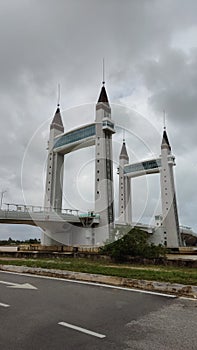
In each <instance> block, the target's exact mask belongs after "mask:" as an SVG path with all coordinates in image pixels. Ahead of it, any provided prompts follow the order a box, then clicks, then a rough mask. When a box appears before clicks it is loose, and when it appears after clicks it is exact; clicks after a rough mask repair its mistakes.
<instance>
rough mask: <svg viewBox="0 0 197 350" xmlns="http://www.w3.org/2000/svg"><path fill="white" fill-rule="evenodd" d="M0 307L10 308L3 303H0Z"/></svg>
mask: <svg viewBox="0 0 197 350" xmlns="http://www.w3.org/2000/svg"><path fill="white" fill-rule="evenodd" d="M0 306H2V307H10V305H8V304H4V303H0Z"/></svg>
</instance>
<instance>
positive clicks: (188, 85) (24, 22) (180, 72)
mask: <svg viewBox="0 0 197 350" xmlns="http://www.w3.org/2000/svg"><path fill="white" fill-rule="evenodd" d="M196 13H197V3H196V1H194V0H193V1H192V0H188V1H187V2H186V1H184V0H174V1H173V2H172V1H171V0H166V1H157V0H141V1H134V0H132V1H131V0H125V1H124V2H120V1H119V0H115V1H114V0H107V1H104V0H102V1H97V0H94V1H92V0H81V1H77V0H74V1H70V0H66V1H65V0H59V1H58V2H56V3H55V2H54V1H52V0H41V1H40V0H36V1H32V0H30V1H28V2H27V1H25V0H16V1H14V2H13V1H11V0H7V1H1V4H0V48H1V60H0V76H1V79H0V111H1V117H0V118H1V131H0V149H1V152H0V161H1V174H0V180H1V188H3V187H8V188H9V193H7V194H6V196H7V199H6V200H7V201H8V200H11V201H15V202H17V201H19V200H20V201H21V200H23V194H22V192H21V191H22V188H21V187H23V190H24V192H25V198H26V200H27V201H29V202H31V203H33V204H34V203H35V204H42V203H43V195H44V193H43V192H44V164H45V161H46V150H45V148H46V142H47V139H48V132H49V124H50V120H51V119H52V117H53V113H54V111H55V105H56V101H57V91H56V90H57V84H58V83H59V82H60V83H61V105H62V110H65V112H63V113H62V114H63V119H64V124H65V128H66V130H69V129H71V128H73V127H76V126H78V125H79V124H83V123H87V122H92V121H93V120H94V107H93V106H92V105H91V107H89V108H88V107H87V108H86V107H82V106H81V107H76V108H74V109H73V110H67V108H70V107H73V106H77V105H83V104H85V103H92V102H96V100H97V98H98V94H99V89H100V83H101V80H102V58H103V56H105V59H106V81H107V84H106V85H107V90H108V95H109V99H110V101H111V103H121V101H122V100H123V99H124V98H125V97H128V98H130V97H131V98H132V96H133V94H134V93H136V94H137V91H138V88H140V87H143V86H144V87H146V88H147V90H148V94H149V95H148V96H144V99H145V100H146V99H147V98H148V97H149V100H147V102H148V107H149V108H150V109H151V111H153V113H154V114H155V116H157V115H158V113H161V110H163V108H166V110H167V112H168V115H169V116H168V119H169V126H170V128H169V129H170V130H169V133H170V136H171V135H172V137H171V142H172V144H173V150H174V151H176V154H177V155H178V157H181V154H182V153H184V157H185V159H186V163H187V164H189V161H190V157H189V153H190V149H191V147H196V136H195V129H196V117H195V115H196V114H195V113H196V112H195V111H196V87H197V77H196V63H197V55H196V50H195V49H194V50H193V51H191V52H190V53H189V54H185V53H184V51H183V50H175V49H172V48H171V43H172V41H173V38H174V37H175V36H176V34H177V33H179V32H180V31H184V30H186V29H188V28H190V27H192V26H194V25H195V24H196ZM183 49H184V48H183ZM136 109H138V106H137V108H136ZM113 112H114V116H113V117H114V119H115V120H116V122H118V123H119V124H120V125H122V126H125V127H126V128H127V129H129V130H130V131H132V133H135V134H136V135H137V136H139V138H141V139H142V140H143V142H144V144H145V145H143V146H142V145H141V146H140V144H139V142H138V141H137V138H134V137H133V136H132V137H131V133H127V135H126V136H127V144H128V149H129V152H130V158H131V160H134V159H135V158H138V159H139V158H141V157H142V158H147V157H149V156H152V154H159V151H160V149H159V148H160V141H161V140H160V137H161V135H160V133H158V132H157V128H156V127H155V128H154V120H153V119H151V116H149V115H148V116H146V117H147V118H145V119H147V120H146V121H144V120H143V119H142V118H138V117H137V115H136V114H135V113H130V112H128V111H126V110H125V109H124V111H121V109H118V108H117V107H116V109H115V110H114V111H113ZM147 114H148V111H147ZM43 123H45V124H44V125H43V126H42V124H43ZM151 123H152V125H151ZM40 127H41V128H40ZM39 128H40V129H39ZM37 129H39V130H38V132H37V134H36V136H35V137H34V138H33V141H32V142H31V143H30V147H29V149H28V153H27V156H26V158H25V164H24V169H23V179H22V180H23V181H22V186H21V168H22V160H23V156H24V154H25V152H26V150H27V146H28V143H29V141H30V140H31V137H32V136H33V135H34V133H35V132H36V130H37ZM117 131H118V132H117V135H116V136H115V138H114V140H115V145H114V156H115V159H116V160H117V159H118V152H119V145H120V146H121V139H122V136H121V134H122V132H121V130H117ZM183 135H184V142H183V141H182V142H180V140H182V137H183ZM88 152H89V151H88V150H87V153H85V152H84V153H83V152H82V153H80V152H79V153H78V155H77V153H76V156H75V157H74V158H73V163H72V161H71V162H70V163H69V162H67V166H68V168H67V175H65V188H68V183H72V178H73V174H76V173H77V172H78V171H79V168H78V165H79V163H78V162H79V160H80V158H81V166H82V165H83V160H84V162H86V161H87V160H88V157H89V156H90V155H91V154H92V153H91V152H92V151H90V153H88ZM178 157H177V170H179V172H178V171H177V172H178V173H179V174H181V173H182V169H184V164H182V162H181V165H180V166H179V169H178ZM71 169H72V171H71ZM83 174H85V171H84V173H83ZM183 174H184V173H183ZM89 176H90V177H91V174H90V175H89ZM184 176H185V174H184V175H178V177H177V182H178V183H181V182H182V181H183V177H184ZM190 176H191V175H190ZM89 181H90V180H89ZM150 182H151V181H150ZM153 182H154V181H153ZM190 183H191V184H192V183H193V184H195V179H194V176H193V177H191V178H190ZM116 184H117V179H116ZM177 185H178V184H177ZM66 186H67V187H66ZM91 186H92V185H91V182H90V186H89V187H90V189H89V188H88V186H86V188H84V192H85V191H87V192H88V194H87V197H88V198H90V199H91V198H93V197H92V188H91ZM150 186H152V187H151V191H150V192H151V193H152V197H151V196H150V197H149V200H150V201H149V205H148V207H147V211H146V213H145V215H146V217H147V218H148V217H149V216H151V215H152V214H151V213H152V212H153V210H152V209H151V208H153V207H154V206H155V203H156V202H157V188H156V189H155V190H154V185H153V184H152V185H150ZM70 187H71V185H70ZM177 187H178V186H177ZM179 187H180V185H179ZM1 188H0V190H1ZM137 188H139V195H136V199H135V202H136V203H135V208H136V209H135V210H136V213H137V212H140V207H141V205H143V204H142V203H140V202H141V201H140V195H141V192H140V186H138V185H136V191H137ZM36 190H37V191H36ZM183 192H184V193H185V194H186V193H187V188H184V191H183ZM188 193H190V194H191V191H189V192H188ZM68 196H71V193H69V192H68ZM183 197H184V194H183V195H181V197H180V206H181V215H182V217H183V218H184V220H186V218H187V213H188V207H187V206H186V204H182V201H183ZM143 198H144V197H143ZM188 201H191V203H190V206H189V208H191V213H192V214H191V213H190V215H189V219H190V221H191V223H192V224H195V210H194V208H195V198H193V197H192V196H189V194H188ZM73 202H74V204H75V203H76V204H79V205H80V206H81V207H82V206H83V205H84V206H85V204H83V201H82V200H81V199H80V200H79V198H78V194H77V193H76V194H75V198H73ZM137 202H139V204H137ZM74 204H73V205H74ZM88 205H89V204H87V206H88ZM151 210H152V211H151ZM136 216H137V215H136Z"/></svg>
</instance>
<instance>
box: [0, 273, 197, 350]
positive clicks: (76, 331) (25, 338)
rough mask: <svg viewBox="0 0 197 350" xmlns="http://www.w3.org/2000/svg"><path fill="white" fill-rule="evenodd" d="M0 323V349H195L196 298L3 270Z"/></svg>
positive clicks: (0, 279)
mask: <svg viewBox="0 0 197 350" xmlns="http://www.w3.org/2000/svg"><path fill="white" fill-rule="evenodd" d="M26 283H28V284H31V286H33V287H34V288H37V289H30V287H31V286H29V285H24V286H23V287H24V288H20V287H21V285H22V284H26ZM0 325H1V326H0V349H3V350H24V349H25V350H39V349H43V350H44V349H47V350H50V349H53V350H54V349H58V350H90V349H91V350H96V349H99V350H103V349H107V350H111V349H113V350H116V349H117V350H121V349H124V350H135V349H136V350H145V349H146V350H172V349H173V350H182V349H183V350H187V349H188V350H189V349H190V350H193V349H194V350H196V349H197V332H196V325H197V301H192V300H184V299H177V298H169V297H164V296H157V295H150V294H144V293H141V292H132V291H125V290H120V289H116V288H105V287H100V286H93V285H88V284H81V283H74V282H69V281H62V280H56V279H50V278H42V277H34V276H25V275H18V274H12V273H3V272H0Z"/></svg>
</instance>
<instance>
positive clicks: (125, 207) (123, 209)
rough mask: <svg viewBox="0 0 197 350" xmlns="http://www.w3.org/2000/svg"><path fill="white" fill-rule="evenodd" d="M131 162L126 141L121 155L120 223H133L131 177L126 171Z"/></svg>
mask: <svg viewBox="0 0 197 350" xmlns="http://www.w3.org/2000/svg"><path fill="white" fill-rule="evenodd" d="M126 164H129V156H128V154H127V149H126V145H125V141H124V140H123V145H122V149H121V153H120V157H119V220H118V221H119V223H121V224H125V225H126V224H131V223H132V211H131V179H130V178H129V177H127V176H126V175H125V173H124V166H125V165H126Z"/></svg>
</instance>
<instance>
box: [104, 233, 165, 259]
mask: <svg viewBox="0 0 197 350" xmlns="http://www.w3.org/2000/svg"><path fill="white" fill-rule="evenodd" d="M148 237H149V236H148V233H147V232H145V231H142V230H140V229H138V228H132V229H130V230H129V231H128V233H126V234H124V235H123V236H122V237H121V238H120V239H118V240H116V241H114V242H112V243H108V244H106V245H105V246H104V247H102V248H101V249H100V253H101V254H104V255H108V256H110V257H111V258H112V259H113V260H114V261H116V262H125V261H128V260H129V257H140V258H146V259H159V258H161V257H165V254H166V250H165V248H164V247H163V246H161V245H159V246H156V245H154V244H153V243H152V244H150V243H149V242H148Z"/></svg>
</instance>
